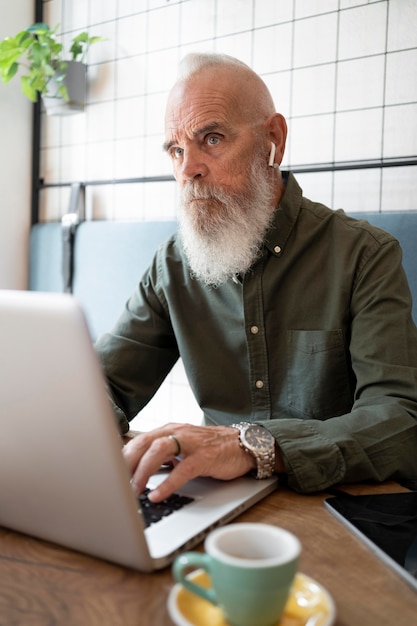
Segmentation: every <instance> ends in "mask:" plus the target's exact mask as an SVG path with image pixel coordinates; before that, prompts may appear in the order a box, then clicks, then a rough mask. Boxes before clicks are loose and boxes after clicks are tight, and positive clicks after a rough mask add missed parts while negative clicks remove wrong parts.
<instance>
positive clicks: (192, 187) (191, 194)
mask: <svg viewBox="0 0 417 626" xmlns="http://www.w3.org/2000/svg"><path fill="white" fill-rule="evenodd" d="M227 198H228V195H227V194H226V193H225V192H224V190H223V189H220V188H219V187H217V186H216V185H213V184H211V183H206V184H204V185H201V184H199V183H195V182H189V183H187V184H186V186H185V187H183V189H182V190H181V199H182V200H183V202H192V201H193V200H217V201H219V202H225V201H226V200H227Z"/></svg>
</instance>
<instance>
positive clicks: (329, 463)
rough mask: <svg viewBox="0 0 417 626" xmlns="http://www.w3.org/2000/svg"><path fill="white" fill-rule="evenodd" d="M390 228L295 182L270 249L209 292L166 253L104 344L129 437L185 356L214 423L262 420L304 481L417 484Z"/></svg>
mask: <svg viewBox="0 0 417 626" xmlns="http://www.w3.org/2000/svg"><path fill="white" fill-rule="evenodd" d="M401 256H402V255H401V249H400V246H399V244H398V242H397V241H396V240H395V239H394V238H393V237H392V236H391V235H389V234H387V233H385V232H383V231H381V230H379V229H377V228H375V227H373V226H370V225H369V224H368V223H366V222H363V221H357V220H353V219H352V218H349V217H347V216H346V215H345V214H344V213H343V212H342V211H332V210H330V209H328V208H327V207H325V206H323V205H321V204H317V203H313V202H311V201H310V200H307V199H306V198H303V197H302V191H301V189H300V187H299V186H298V184H297V182H296V180H295V178H294V177H293V176H292V175H291V174H290V175H289V176H288V179H287V184H286V191H285V194H284V196H283V198H282V200H281V203H280V205H279V207H278V209H277V211H276V215H275V221H274V225H273V227H272V228H271V229H270V230H269V232H268V234H267V237H266V240H265V245H264V247H263V250H262V254H261V256H260V258H259V260H258V261H257V262H256V264H255V265H254V266H253V268H252V270H251V271H250V272H248V273H247V274H246V275H245V276H244V277H243V278H241V279H237V278H236V277H235V278H234V279H232V278H231V279H230V280H229V281H228V282H227V283H226V284H224V285H222V286H221V287H219V288H216V289H214V288H209V287H207V286H205V285H204V284H203V283H201V282H200V281H198V280H196V279H194V278H192V277H191V276H190V271H189V268H188V266H187V262H186V261H185V258H184V253H183V250H182V246H181V242H180V240H179V238H178V237H177V236H174V237H173V238H172V239H170V240H169V241H168V242H167V243H166V244H165V245H164V246H162V247H161V248H160V249H159V250H158V251H157V253H156V256H155V258H154V261H153V264H152V266H151V267H150V269H149V271H148V272H147V273H145V275H144V277H143V279H142V280H141V282H140V284H139V285H138V288H137V290H136V291H135V293H134V294H133V295H132V297H131V298H130V300H129V301H128V303H127V305H126V309H125V311H124V312H123V313H122V315H121V317H120V319H119V321H118V323H117V324H116V326H115V327H114V328H113V330H112V331H111V333H109V334H105V335H104V336H103V337H101V338H100V339H99V341H98V343H97V351H98V353H99V355H100V357H101V360H102V363H103V365H104V368H105V373H106V375H107V377H108V381H109V386H110V390H111V393H112V397H113V400H114V402H115V408H116V413H117V414H118V417H119V420H120V429H121V431H122V432H125V431H126V430H127V429H128V421H127V420H129V419H131V418H132V417H134V416H135V415H136V414H137V413H138V412H139V411H140V409H141V408H142V407H143V406H144V405H145V404H146V403H147V402H148V401H149V400H150V398H151V397H152V396H153V394H154V393H155V392H156V390H157V388H158V387H159V385H160V384H161V382H162V381H163V380H164V378H165V377H166V375H167V374H168V372H169V371H170V370H171V368H172V366H173V365H174V363H175V362H176V360H177V359H178V357H179V356H181V357H182V359H183V362H184V366H185V369H186V372H187V375H188V379H189V382H190V385H191V388H192V390H193V392H194V394H195V397H196V399H197V402H198V403H199V405H200V406H201V408H202V410H203V412H204V415H205V419H206V422H207V423H208V424H232V423H233V422H235V421H237V420H247V421H256V422H259V423H261V424H263V425H264V426H266V427H267V428H268V429H269V430H270V431H271V432H272V434H273V435H274V437H275V438H276V440H277V442H278V445H279V447H280V449H281V452H282V455H283V459H284V463H285V466H286V469H287V473H288V481H289V484H290V486H292V487H293V488H294V489H296V490H298V491H301V492H312V491H316V490H322V489H325V488H326V487H328V486H330V485H332V484H334V483H337V482H341V481H343V482H354V481H361V480H370V479H371V480H377V481H381V480H385V479H387V478H390V477H391V478H417V421H416V418H417V331H416V328H415V326H414V324H413V322H412V319H411V296H410V291H409V288H408V284H407V280H406V277H405V274H404V271H403V269H402V265H401Z"/></svg>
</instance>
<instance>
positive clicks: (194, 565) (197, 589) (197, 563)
mask: <svg viewBox="0 0 417 626" xmlns="http://www.w3.org/2000/svg"><path fill="white" fill-rule="evenodd" d="M210 560H211V559H210V557H209V556H208V555H207V554H200V552H184V554H181V555H180V556H179V557H177V558H176V559H175V561H174V565H173V566H172V572H173V575H174V578H175V580H176V581H178V582H179V583H181V584H182V585H183V586H184V587H185V588H186V589H188V591H191V593H195V594H197V595H198V596H200V597H201V598H204V600H208V601H209V602H211V603H212V604H215V605H217V604H218V600H217V596H216V592H215V591H214V589H206V588H205V587H202V586H201V585H197V584H196V583H194V582H193V581H192V580H190V579H189V578H187V577H186V576H187V573H189V570H190V569H203V570H204V571H205V572H207V573H208V574H210Z"/></svg>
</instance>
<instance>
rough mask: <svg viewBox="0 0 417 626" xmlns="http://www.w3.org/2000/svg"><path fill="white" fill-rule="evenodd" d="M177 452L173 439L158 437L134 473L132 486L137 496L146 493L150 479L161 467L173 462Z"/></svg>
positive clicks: (145, 452)
mask: <svg viewBox="0 0 417 626" xmlns="http://www.w3.org/2000/svg"><path fill="white" fill-rule="evenodd" d="M177 451H178V445H177V442H176V441H175V439H172V438H171V437H168V436H163V437H158V438H156V439H154V440H153V441H152V442H151V444H150V446H149V447H148V448H147V449H146V450H145V451H144V452H143V454H142V456H141V458H140V461H139V462H138V463H137V465H136V468H135V469H134V471H133V476H132V485H133V488H134V490H135V491H136V493H137V494H140V493H142V492H143V491H144V489H145V487H146V484H147V482H148V480H149V477H150V476H152V474H156V472H157V471H158V470H159V468H160V467H161V465H163V464H164V463H166V462H167V461H171V460H172V459H173V457H174V456H175V454H176V452H177Z"/></svg>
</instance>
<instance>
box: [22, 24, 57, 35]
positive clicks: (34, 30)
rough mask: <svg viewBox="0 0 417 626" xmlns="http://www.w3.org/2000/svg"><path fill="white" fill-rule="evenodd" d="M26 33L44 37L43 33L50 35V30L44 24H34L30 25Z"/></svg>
mask: <svg viewBox="0 0 417 626" xmlns="http://www.w3.org/2000/svg"><path fill="white" fill-rule="evenodd" d="M27 31H28V33H31V34H32V35H44V34H45V33H50V32H51V29H50V28H49V26H48V24H45V22H36V24H31V26H29V27H28V28H27Z"/></svg>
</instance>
